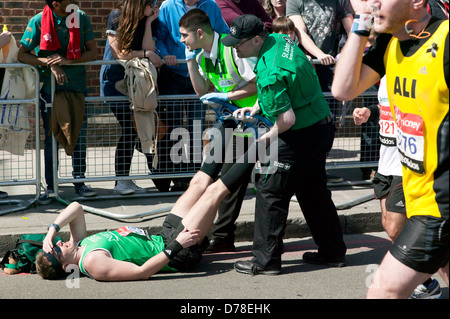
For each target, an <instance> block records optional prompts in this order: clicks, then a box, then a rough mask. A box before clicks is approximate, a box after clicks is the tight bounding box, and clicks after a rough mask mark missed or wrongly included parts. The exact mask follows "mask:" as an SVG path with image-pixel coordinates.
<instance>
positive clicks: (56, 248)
mask: <svg viewBox="0 0 450 319" xmlns="http://www.w3.org/2000/svg"><path fill="white" fill-rule="evenodd" d="M53 252H55V254H56V256H58V258H57V259H58V261H59V263H60V264H61V254H62V251H61V248H59V247H58V246H54V247H53Z"/></svg>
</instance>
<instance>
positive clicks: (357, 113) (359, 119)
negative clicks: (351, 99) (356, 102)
mask: <svg viewBox="0 0 450 319" xmlns="http://www.w3.org/2000/svg"><path fill="white" fill-rule="evenodd" d="M369 117H370V110H369V109H368V108H367V107H363V108H359V107H357V108H355V110H354V111H353V121H355V124H356V125H361V124H363V123H366V122H367V121H368V120H369Z"/></svg>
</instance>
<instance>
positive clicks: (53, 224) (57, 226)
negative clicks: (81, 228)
mask: <svg viewBox="0 0 450 319" xmlns="http://www.w3.org/2000/svg"><path fill="white" fill-rule="evenodd" d="M50 227H53V228H55V229H56V232H57V233H58V232H59V229H60V228H59V225H58V224H55V223H51V224H50V225H48V227H47V230H49V229H50Z"/></svg>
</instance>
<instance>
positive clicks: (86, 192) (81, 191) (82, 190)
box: [75, 184, 97, 197]
mask: <svg viewBox="0 0 450 319" xmlns="http://www.w3.org/2000/svg"><path fill="white" fill-rule="evenodd" d="M75 193H77V195H80V196H84V197H94V196H97V192H96V191H94V190H93V189H92V188H90V187H89V186H87V185H84V184H83V185H81V186H80V187H77V186H75Z"/></svg>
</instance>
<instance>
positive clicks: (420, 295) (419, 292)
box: [409, 279, 442, 299]
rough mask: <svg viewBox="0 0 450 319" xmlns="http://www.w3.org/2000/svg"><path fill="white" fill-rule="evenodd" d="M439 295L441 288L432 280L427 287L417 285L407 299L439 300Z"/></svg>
mask: <svg viewBox="0 0 450 319" xmlns="http://www.w3.org/2000/svg"><path fill="white" fill-rule="evenodd" d="M441 295H442V292H441V286H440V285H439V282H438V281H437V280H436V279H433V280H432V281H431V283H430V284H429V285H428V286H425V285H424V284H420V285H418V286H417V287H416V289H414V292H413V294H412V295H411V297H410V298H409V299H441Z"/></svg>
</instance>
